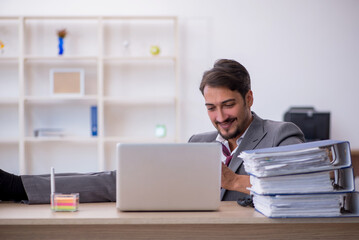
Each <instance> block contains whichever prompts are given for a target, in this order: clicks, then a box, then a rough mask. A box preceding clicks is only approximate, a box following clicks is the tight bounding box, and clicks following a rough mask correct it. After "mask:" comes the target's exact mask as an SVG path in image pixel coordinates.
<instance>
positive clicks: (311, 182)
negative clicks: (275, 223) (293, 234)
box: [239, 140, 359, 217]
mask: <svg viewBox="0 0 359 240" xmlns="http://www.w3.org/2000/svg"><path fill="white" fill-rule="evenodd" d="M239 156H240V158H242V159H243V164H244V167H245V170H246V171H247V173H248V174H250V182H251V187H250V188H249V190H250V191H251V194H252V195H253V203H254V207H255V209H256V210H257V211H259V212H261V213H262V214H264V215H265V216H268V217H342V216H354V215H356V216H359V210H358V206H359V203H358V201H359V198H358V195H359V193H358V192H355V191H354V190H355V186H354V174H353V168H352V167H351V157H350V146H349V142H347V141H335V140H324V141H316V142H309V143H302V144H295V145H288V146H281V147H275V148H265V149H259V150H250V151H244V152H242V153H241V154H240V155H239Z"/></svg>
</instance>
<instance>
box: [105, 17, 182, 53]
mask: <svg viewBox="0 0 359 240" xmlns="http://www.w3.org/2000/svg"><path fill="white" fill-rule="evenodd" d="M175 25H176V19H175V18H157V19H156V18H152V19H151V18H122V19H121V18H117V19H116V18H113V19H106V18H105V19H104V20H103V34H104V35H103V39H104V41H103V50H104V56H122V57H124V56H132V57H135V56H136V57H138V56H140V57H143V56H151V53H150V48H151V46H158V47H159V48H160V53H159V56H174V55H175V40H174V39H175V29H176V28H175Z"/></svg>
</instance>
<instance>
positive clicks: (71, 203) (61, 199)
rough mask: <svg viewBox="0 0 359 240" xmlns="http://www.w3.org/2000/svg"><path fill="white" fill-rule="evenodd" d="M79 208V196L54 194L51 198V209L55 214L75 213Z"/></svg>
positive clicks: (76, 194)
mask: <svg viewBox="0 0 359 240" xmlns="http://www.w3.org/2000/svg"><path fill="white" fill-rule="evenodd" d="M78 208H79V194H78V193H71V194H61V193H54V194H52V196H51V209H52V210H53V211H55V212H75V211H77V210H78Z"/></svg>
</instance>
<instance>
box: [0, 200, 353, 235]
mask: <svg viewBox="0 0 359 240" xmlns="http://www.w3.org/2000/svg"><path fill="white" fill-rule="evenodd" d="M64 234H65V236H66V237H64ZM50 237H51V239H77V240H78V239H86V240H89V239H101V240H104V239H119V238H121V239H238V238H242V239H288V238H291V240H294V239H313V238H316V239H336V240H338V239H358V238H359V218H290V219H270V218H267V217H265V216H263V215H262V214H260V213H258V212H256V211H255V210H254V209H253V208H249V207H247V208H244V207H241V206H238V205H237V203H236V202H222V203H221V206H220V208H219V210H218V211H213V212H119V211H117V209H116V207H115V203H91V204H80V208H79V211H78V212H52V211H51V210H50V205H49V204H44V205H24V204H15V203H0V239H49V238H50Z"/></svg>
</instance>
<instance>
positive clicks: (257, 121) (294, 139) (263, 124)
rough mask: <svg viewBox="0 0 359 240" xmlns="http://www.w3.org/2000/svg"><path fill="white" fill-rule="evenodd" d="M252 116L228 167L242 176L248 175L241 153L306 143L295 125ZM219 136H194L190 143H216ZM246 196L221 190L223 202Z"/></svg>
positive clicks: (209, 133)
mask: <svg viewBox="0 0 359 240" xmlns="http://www.w3.org/2000/svg"><path fill="white" fill-rule="evenodd" d="M252 114H253V122H252V124H251V125H250V127H249V129H248V131H247V133H246V135H245V136H244V138H243V140H242V142H241V144H240V145H239V147H238V148H237V150H236V152H235V153H234V155H233V158H232V160H231V162H230V164H229V166H228V167H229V168H230V169H231V170H232V171H234V172H235V173H237V174H241V175H244V174H247V173H246V171H245V170H244V166H243V164H242V163H243V161H242V160H241V159H240V158H239V157H238V155H239V153H240V152H241V151H244V150H252V149H259V148H267V147H277V146H281V145H290V144H297V143H303V142H304V135H303V133H302V131H301V130H300V129H299V127H297V126H296V125H295V124H293V123H289V122H277V121H271V120H263V119H261V118H260V117H258V116H257V115H256V114H255V113H254V112H252ZM217 135H218V132H217V131H214V132H208V133H202V134H198V135H193V136H192V137H191V138H190V139H189V142H214V141H216V137H217ZM244 196H245V194H243V193H240V192H236V191H229V190H226V189H222V190H221V200H222V201H237V200H238V199H240V198H242V197H244Z"/></svg>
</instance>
